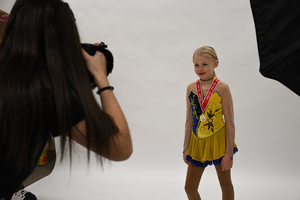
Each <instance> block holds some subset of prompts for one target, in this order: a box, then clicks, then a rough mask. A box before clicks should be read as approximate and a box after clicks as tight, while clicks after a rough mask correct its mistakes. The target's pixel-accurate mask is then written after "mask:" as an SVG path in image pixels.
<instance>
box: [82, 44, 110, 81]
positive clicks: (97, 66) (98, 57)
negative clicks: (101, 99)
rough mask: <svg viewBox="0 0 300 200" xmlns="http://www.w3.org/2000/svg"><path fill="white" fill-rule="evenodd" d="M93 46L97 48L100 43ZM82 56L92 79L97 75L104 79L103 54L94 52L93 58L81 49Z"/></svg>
mask: <svg viewBox="0 0 300 200" xmlns="http://www.w3.org/2000/svg"><path fill="white" fill-rule="evenodd" d="M94 45H95V46H99V45H100V43H95V44H94ZM82 54H83V57H84V59H85V61H86V64H87V68H88V70H89V72H90V73H91V74H92V75H93V77H96V76H97V75H103V76H105V77H106V75H107V72H106V71H107V70H106V58H105V56H104V54H103V53H101V52H99V51H96V53H95V55H94V56H90V55H89V54H88V53H86V52H85V50H84V49H82Z"/></svg>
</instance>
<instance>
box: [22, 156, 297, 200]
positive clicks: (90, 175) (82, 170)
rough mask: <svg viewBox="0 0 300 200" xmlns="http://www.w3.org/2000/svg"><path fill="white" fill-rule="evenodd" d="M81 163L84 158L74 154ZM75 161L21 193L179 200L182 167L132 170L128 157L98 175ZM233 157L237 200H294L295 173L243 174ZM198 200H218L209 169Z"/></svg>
mask: <svg viewBox="0 0 300 200" xmlns="http://www.w3.org/2000/svg"><path fill="white" fill-rule="evenodd" d="M79 155H80V157H81V158H82V157H84V153H83V152H82V153H79ZM81 158H80V159H78V157H77V158H75V159H74V161H73V165H72V169H71V170H70V168H69V164H68V163H67V162H66V163H57V165H56V167H55V169H54V171H53V172H52V174H50V175H49V176H48V177H45V178H44V179H42V180H40V181H39V182H36V183H34V184H32V185H30V186H29V187H27V188H26V189H27V190H29V191H31V192H32V193H34V194H35V195H36V196H37V197H38V199H39V200H69V199H70V200H71V199H76V200H77V199H78V200H79V199H89V200H124V199H126V200H127V199H130V200H147V199H157V200H183V199H187V198H186V195H185V192H184V189H183V188H184V181H185V173H186V165H185V164H184V163H183V162H178V165H173V164H172V165H170V166H169V167H166V163H154V164H153V165H148V164H147V163H145V162H143V161H141V163H139V164H138V162H137V159H136V157H135V156H133V158H132V159H129V160H128V161H125V162H118V163H110V164H108V163H106V164H104V169H101V167H100V166H99V165H97V164H96V161H95V160H94V159H93V158H92V161H91V163H90V166H89V167H88V166H87V164H86V162H85V159H81ZM244 166H245V165H244V164H243V163H242V160H241V159H239V158H238V157H236V163H235V166H234V168H233V170H232V179H233V183H234V187H235V197H236V198H235V199H237V200H253V199H255V200H257V199H258V200H281V199H282V200H300V190H299V186H300V173H299V170H295V169H297V168H288V169H286V168H285V166H283V168H282V169H281V168H280V167H276V166H274V167H271V168H269V169H267V168H255V167H253V168H252V169H251V167H248V168H245V167H244ZM199 191H200V194H201V197H202V200H206V199H207V200H211V199H213V200H215V199H221V190H220V187H219V184H218V180H217V176H216V173H215V170H214V167H209V168H207V169H206V171H205V172H204V175H203V178H202V181H201V184H200V188H199Z"/></svg>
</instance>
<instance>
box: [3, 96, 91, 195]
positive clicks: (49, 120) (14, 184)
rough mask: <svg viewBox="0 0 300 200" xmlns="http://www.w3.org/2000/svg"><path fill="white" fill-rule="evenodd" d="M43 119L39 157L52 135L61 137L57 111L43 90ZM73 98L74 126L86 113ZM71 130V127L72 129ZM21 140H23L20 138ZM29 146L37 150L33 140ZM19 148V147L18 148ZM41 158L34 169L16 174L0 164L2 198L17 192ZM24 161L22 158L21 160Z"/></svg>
mask: <svg viewBox="0 0 300 200" xmlns="http://www.w3.org/2000/svg"><path fill="white" fill-rule="evenodd" d="M42 96H43V115H44V116H43V118H44V121H45V123H44V125H43V126H44V135H43V144H42V146H41V148H40V150H39V155H41V154H42V152H43V150H44V147H45V145H46V144H47V141H48V139H49V137H50V135H53V136H54V137H55V136H59V132H58V125H57V118H56V111H55V107H54V106H53V103H51V100H50V99H51V96H50V94H49V92H48V91H47V90H43V95H42ZM70 97H71V106H72V113H73V124H72V126H74V125H76V124H77V123H78V122H80V121H81V120H83V119H84V118H85V117H84V111H83V110H82V107H81V105H80V104H79V103H78V102H77V101H76V100H75V98H74V97H73V96H72V95H71V94H70ZM70 128H71V127H70ZM20 139H21V138H20ZM0 145H1V146H0V150H1V151H0V153H1V154H0V161H2V160H4V158H5V156H6V153H7V152H5V145H6V144H0ZM29 146H32V147H33V148H35V146H37V145H36V142H35V141H34V140H33V141H32V143H31V144H29ZM16 148H18V147H16ZM39 158H40V156H39V157H37V158H36V161H35V163H33V165H32V166H33V167H32V168H30V169H24V170H22V172H20V173H15V172H14V171H13V170H12V168H11V166H7V165H6V166H4V165H3V163H0V197H5V196H7V195H10V194H12V193H14V192H16V191H17V190H18V189H19V188H20V186H21V185H22V183H23V182H24V181H25V180H26V179H27V178H28V177H29V176H30V174H31V173H32V172H33V170H34V169H35V166H36V164H37V162H38V160H39ZM20 159H22V158H20Z"/></svg>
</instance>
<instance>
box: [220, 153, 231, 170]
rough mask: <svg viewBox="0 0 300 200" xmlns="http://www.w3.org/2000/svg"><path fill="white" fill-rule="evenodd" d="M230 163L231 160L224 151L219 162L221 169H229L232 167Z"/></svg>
mask: <svg viewBox="0 0 300 200" xmlns="http://www.w3.org/2000/svg"><path fill="white" fill-rule="evenodd" d="M232 165H233V161H232V160H231V157H230V156H229V155H228V154H227V153H226V154H225V156H224V157H223V159H222V162H221V167H222V171H227V170H230V169H231V168H232Z"/></svg>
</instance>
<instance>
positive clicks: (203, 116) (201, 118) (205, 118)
mask: <svg viewBox="0 0 300 200" xmlns="http://www.w3.org/2000/svg"><path fill="white" fill-rule="evenodd" d="M206 120H207V117H206V115H205V114H202V115H200V121H201V122H206Z"/></svg>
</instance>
